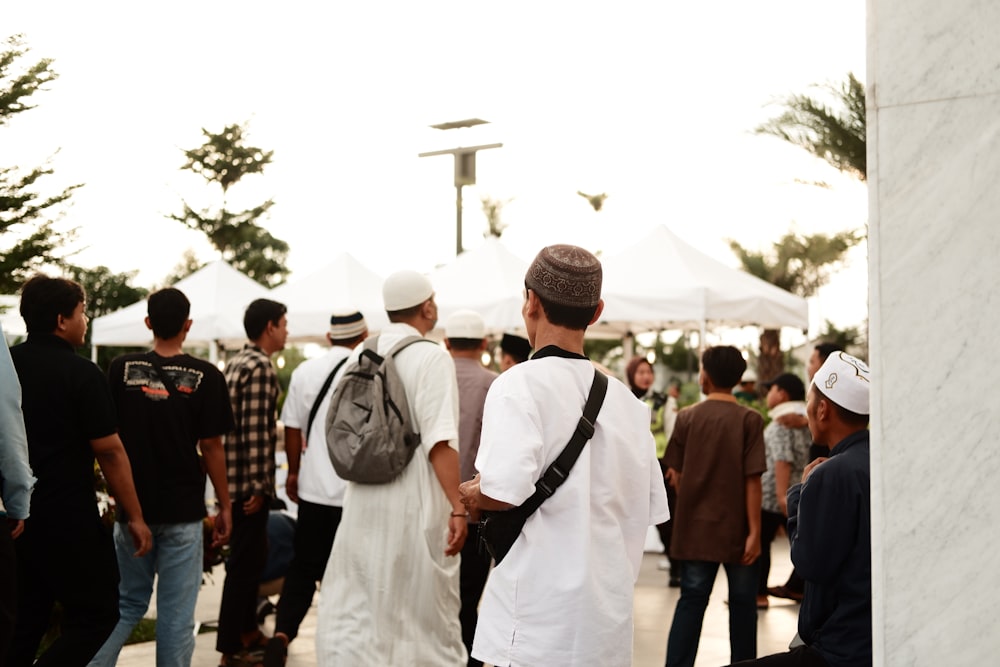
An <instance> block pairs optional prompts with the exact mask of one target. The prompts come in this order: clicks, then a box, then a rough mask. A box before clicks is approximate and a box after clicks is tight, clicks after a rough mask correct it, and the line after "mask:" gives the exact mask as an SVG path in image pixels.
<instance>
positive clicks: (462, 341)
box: [448, 338, 483, 352]
mask: <svg viewBox="0 0 1000 667" xmlns="http://www.w3.org/2000/svg"><path fill="white" fill-rule="evenodd" d="M482 344H483V339H482V338H449V339H448V345H450V346H451V349H453V350H455V351H456V352H470V351H472V350H478V349H479V347H480V346H481V345H482Z"/></svg>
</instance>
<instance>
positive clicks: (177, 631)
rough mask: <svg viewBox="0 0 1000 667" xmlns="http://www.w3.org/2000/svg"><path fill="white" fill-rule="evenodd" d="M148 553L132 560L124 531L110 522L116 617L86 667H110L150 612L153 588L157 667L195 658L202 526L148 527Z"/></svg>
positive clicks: (178, 666)
mask: <svg viewBox="0 0 1000 667" xmlns="http://www.w3.org/2000/svg"><path fill="white" fill-rule="evenodd" d="M149 529H150V530H151V531H152V532H153V548H152V549H151V550H150V552H149V553H148V554H146V555H145V556H143V557H142V558H135V557H134V556H133V555H132V554H133V553H134V552H135V545H134V544H132V537H131V536H130V535H129V532H128V530H127V529H126V528H125V527H124V526H123V525H122V524H121V523H115V551H116V552H117V554H118V569H119V570H120V571H121V584H120V585H119V587H118V592H119V598H120V600H119V611H120V613H121V618H120V619H119V621H118V625H117V626H116V627H115V629H114V631H113V632H112V633H111V636H110V637H108V640H107V641H106V642H105V643H104V646H102V647H101V650H100V651H98V653H97V655H96V656H94V659H93V660H92V661H91V662H90V667H114V665H115V663H116V662H117V661H118V653H119V652H120V651H121V650H122V645H123V644H124V643H125V640H126V639H128V636H129V634H131V632H132V629H133V628H134V627H135V626H136V624H137V623H138V622H139V620H140V619H142V617H143V614H145V613H146V610H147V609H149V599H150V597H151V596H152V594H153V578H154V577H158V582H157V585H156V665H157V667H190V665H191V655H192V654H193V653H194V606H195V603H196V602H197V601H198V590H199V588H201V568H202V560H203V557H204V550H203V547H202V541H203V537H202V535H203V533H202V524H201V521H198V522H196V523H164V524H155V525H152V526H150V527H149Z"/></svg>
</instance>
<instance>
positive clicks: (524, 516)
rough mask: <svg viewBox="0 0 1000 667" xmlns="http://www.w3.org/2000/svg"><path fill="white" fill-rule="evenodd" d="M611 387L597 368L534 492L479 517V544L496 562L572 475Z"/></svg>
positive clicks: (591, 434) (592, 435) (591, 435)
mask: <svg viewBox="0 0 1000 667" xmlns="http://www.w3.org/2000/svg"><path fill="white" fill-rule="evenodd" d="M607 391H608V378H607V376H606V375H604V373H601V372H600V371H598V370H596V369H595V370H594V382H593V384H591V385H590V395H589V396H588V397H587V404H586V405H585V406H584V407H583V416H582V417H581V418H580V421H579V422H577V424H576V430H575V431H574V432H573V437H572V438H570V441H569V444H567V445H566V447H565V449H563V450H562V453H560V454H559V456H558V457H557V458H556V460H555V461H553V462H552V465H550V466H549V467H548V469H546V471H545V474H544V475H542V477H541V478H540V479H539V480H538V482H536V483H535V492H534V493H533V494H531V497H529V498H528V499H527V500H525V501H524V503H522V504H521V505H518V506H517V507H512V508H511V509H509V510H503V511H499V512H487V511H483V512H482V513H481V514H482V516H481V518H480V520H479V547H480V549H486V551H487V552H489V554H490V556H492V557H493V560H494V561H496V563H497V565H499V564H500V561H502V560H503V559H504V556H506V555H507V552H508V551H510V548H511V547H512V546H514V542H515V541H517V538H518V536H519V535H520V534H521V529H522V528H523V527H524V522H525V521H527V520H528V517H529V516H531V515H532V514H534V512H535V510H537V509H538V508H539V507H540V506H541V504H542V503H543V502H545V500H546V499H547V498H548V497H549V496H551V495H552V494H553V493H555V492H556V489H558V488H559V487H560V486H561V485H562V483H563V482H564V481H566V478H567V477H568V476H569V473H570V470H572V469H573V464H575V463H576V460H577V459H578V458H579V457H580V452H582V451H583V446H584V445H586V444H587V441H588V440H590V439H591V438H592V437H594V424H595V423H596V422H597V414H598V413H599V412H600V411H601V405H602V404H603V403H604V396H605V394H606V393H607Z"/></svg>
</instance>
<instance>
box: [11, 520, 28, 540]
mask: <svg viewBox="0 0 1000 667" xmlns="http://www.w3.org/2000/svg"><path fill="white" fill-rule="evenodd" d="M7 526H9V527H10V536H11V538H12V539H15V540H16V539H17V538H19V537H20V536H21V533H23V532H24V519H11V518H10V517H7Z"/></svg>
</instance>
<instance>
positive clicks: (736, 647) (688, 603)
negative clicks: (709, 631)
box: [666, 560, 757, 667]
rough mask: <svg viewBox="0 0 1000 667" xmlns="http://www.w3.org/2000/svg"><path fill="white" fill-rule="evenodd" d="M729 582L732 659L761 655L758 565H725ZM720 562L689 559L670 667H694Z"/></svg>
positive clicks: (669, 643)
mask: <svg viewBox="0 0 1000 667" xmlns="http://www.w3.org/2000/svg"><path fill="white" fill-rule="evenodd" d="M722 566H723V567H724V568H725V570H726V578H727V579H728V581H729V649H730V660H746V659H748V658H753V657H755V656H756V655H757V599H756V594H755V593H754V591H755V590H756V589H757V562H756V561H754V562H753V563H752V564H750V565H740V564H738V563H722ZM718 571H719V563H711V562H707V561H698V560H694V561H692V560H686V561H684V567H683V568H681V597H680V599H679V600H677V606H676V607H675V608H674V618H673V621H672V622H671V624H670V634H669V635H668V637H667V662H666V666H667V667H694V661H695V657H696V656H697V654H698V643H699V641H700V640H701V628H702V623H703V622H704V620H705V609H706V608H707V607H708V598H709V596H710V595H711V594H712V587H713V586H714V585H715V575H716V574H717V573H718Z"/></svg>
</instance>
